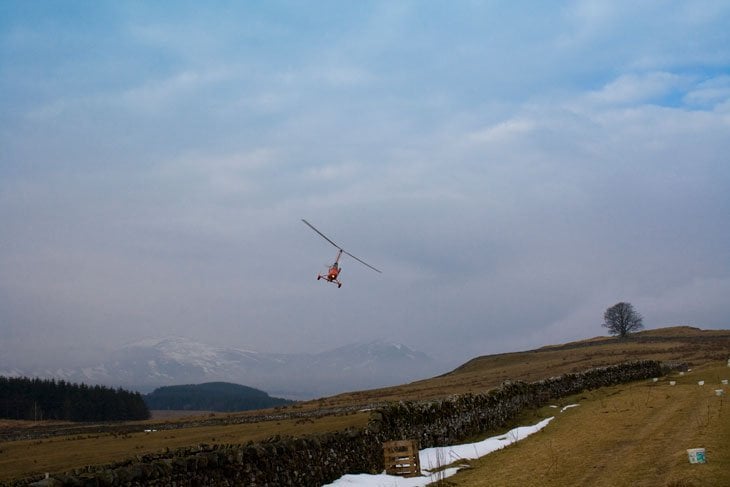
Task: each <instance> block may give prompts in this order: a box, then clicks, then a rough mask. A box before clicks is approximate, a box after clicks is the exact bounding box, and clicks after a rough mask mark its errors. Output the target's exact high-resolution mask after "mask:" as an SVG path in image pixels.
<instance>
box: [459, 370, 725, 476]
mask: <svg viewBox="0 0 730 487" xmlns="http://www.w3.org/2000/svg"><path fill="white" fill-rule="evenodd" d="M729 377H730V368H728V367H727V365H726V363H723V364H721V365H705V366H701V367H698V368H696V369H693V370H692V372H689V373H687V374H685V375H684V376H681V377H680V376H678V375H674V376H672V377H669V378H662V379H660V381H659V382H657V383H653V382H641V383H634V384H628V385H622V386H616V387H609V388H605V389H600V390H596V391H589V392H585V393H583V394H579V395H577V396H574V397H570V398H566V399H565V400H564V401H561V405H566V404H578V405H579V406H578V407H575V408H570V409H567V410H566V411H565V412H563V413H560V412H559V409H552V408H549V407H545V408H542V409H540V410H539V411H538V412H537V413H536V416H539V417H548V416H555V419H554V420H553V421H552V422H551V423H550V424H549V425H548V426H547V427H546V428H545V429H543V430H542V431H541V432H539V433H537V434H535V435H533V436H530V437H529V438H528V439H527V440H525V441H523V442H518V443H516V444H514V445H512V446H510V447H508V448H505V449H504V450H501V451H498V452H495V453H492V454H491V455H487V456H486V457H483V458H481V459H479V460H477V461H474V462H472V463H471V466H472V468H470V469H467V470H464V471H462V472H460V473H459V474H457V475H456V476H455V477H452V478H450V479H448V485H453V486H459V487H478V486H479V487H486V486H489V487H499V486H525V487H529V486H545V487H551V486H555V487H558V486H586V485H590V486H606V487H608V486H611V487H620V486H632V487H641V486H646V487H655V486H661V487H691V486H696V487H700V486H703V487H704V486H718V487H720V486H728V485H730V399H729V397H728V396H722V397H719V396H716V395H715V389H720V388H722V387H724V390H725V394H730V388H728V386H723V385H722V384H721V378H724V379H727V378H729ZM670 380H674V381H676V385H675V386H671V385H669V381H670ZM699 380H704V381H705V385H704V386H698V381H699ZM520 419H521V421H522V422H523V423H524V422H530V421H534V420H535V419H537V418H536V417H535V416H532V417H531V416H528V415H525V416H524V417H523V418H520ZM689 448H705V449H706V453H707V459H708V461H707V463H706V464H690V463H689V461H688V457H687V452H686V450H687V449H689Z"/></svg>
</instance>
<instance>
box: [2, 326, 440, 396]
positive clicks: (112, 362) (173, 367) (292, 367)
mask: <svg viewBox="0 0 730 487" xmlns="http://www.w3.org/2000/svg"><path fill="white" fill-rule="evenodd" d="M446 370H447V367H446V366H445V365H444V364H440V363H438V362H436V361H435V360H433V359H432V358H430V357H429V356H428V355H426V354H424V353H422V352H417V351H414V350H411V349H410V348H408V347H406V346H405V345H400V344H393V343H387V342H383V341H375V342H371V343H364V344H354V345H347V346H344V347H341V348H337V349H334V350H330V351H327V352H323V353H319V354H273V353H259V352H255V351H251V350H245V349H239V348H227V347H215V346H211V345H207V344H204V343H200V342H195V341H192V340H188V339H186V338H180V337H166V338H155V339H145V340H142V341H139V342H134V343H131V344H128V345H125V346H124V347H121V348H120V349H118V350H116V351H114V352H113V353H111V354H110V355H109V358H108V359H106V360H104V361H102V362H100V363H95V364H88V365H87V366H83V367H66V368H63V367H62V368H57V369H53V370H50V369H45V370H34V371H21V370H18V369H10V368H8V369H7V370H6V371H3V369H2V367H0V375H13V376H18V375H27V376H36V377H44V378H58V379H64V380H68V381H71V382H83V383H86V384H103V385H107V386H113V387H124V388H129V389H133V390H139V391H141V392H149V391H151V390H153V389H154V388H156V387H160V386H165V385H178V384H198V383H203V382H212V381H225V382H233V383H237V384H243V385H247V386H250V387H255V388H257V389H261V390H264V391H266V392H268V393H269V394H272V395H274V396H278V397H286V398H291V399H311V398H315V397H322V396H329V395H333V394H337V393H340V392H345V391H353V390H362V389H371V388H375V387H383V386H389V385H397V384H403V383H406V382H411V381H414V380H418V379H424V378H428V377H432V376H434V375H436V374H440V373H443V372H446Z"/></svg>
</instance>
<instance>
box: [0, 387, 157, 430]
mask: <svg viewBox="0 0 730 487" xmlns="http://www.w3.org/2000/svg"><path fill="white" fill-rule="evenodd" d="M149 417H150V411H149V409H148V408H147V405H146V404H145V403H144V400H143V399H142V396H141V395H140V394H139V393H138V392H129V391H125V390H123V389H121V388H120V389H111V388H109V387H104V386H88V385H86V384H72V383H70V382H66V381H63V380H59V381H55V380H47V379H30V378H27V377H22V378H12V377H11V378H8V377H0V418H6V419H28V420H42V419H55V420H64V421H120V420H140V419H149Z"/></svg>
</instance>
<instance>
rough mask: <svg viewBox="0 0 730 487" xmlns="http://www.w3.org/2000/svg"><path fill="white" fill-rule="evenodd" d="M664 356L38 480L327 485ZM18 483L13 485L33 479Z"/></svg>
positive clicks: (650, 373) (656, 366) (612, 380)
mask: <svg viewBox="0 0 730 487" xmlns="http://www.w3.org/2000/svg"><path fill="white" fill-rule="evenodd" d="M665 372H666V370H664V369H663V368H662V366H661V365H660V363H659V362H654V361H641V362H631V363H626V364H621V365H615V366H610V367H601V368H597V369H591V370H588V371H585V372H581V373H575V374H566V375H563V376H560V377H554V378H550V379H546V380H542V381H538V382H533V383H525V382H511V381H509V382H505V383H504V384H502V385H501V386H500V387H498V388H496V389H493V390H491V391H489V392H486V393H484V394H465V395H460V396H455V397H452V398H449V399H444V400H440V401H430V402H400V403H393V404H389V405H387V406H384V407H381V408H380V409H378V410H377V411H375V412H374V413H373V414H372V417H371V420H370V422H369V424H368V426H367V427H366V428H364V429H361V430H355V429H351V430H347V431H344V432H338V433H328V434H322V435H312V436H308V437H303V438H278V437H276V438H271V439H269V440H267V441H264V442H260V443H255V444H254V443H248V444H245V445H200V446H198V447H196V448H183V449H179V450H175V451H173V452H167V453H159V454H154V455H145V456H142V457H138V458H137V459H136V460H134V461H128V462H124V463H118V464H115V465H107V466H103V467H89V468H87V469H84V470H76V471H74V472H71V473H69V474H68V475H56V476H54V477H52V478H49V479H43V480H40V481H37V482H35V483H33V484H32V485H36V486H87V485H88V486H143V485H145V486H233V485H248V486H263V487H274V486H302V487H306V486H321V485H323V484H326V483H329V482H332V481H334V480H335V479H337V478H339V477H341V476H342V475H344V474H345V473H377V472H381V471H382V470H383V468H384V467H383V451H382V444H383V442H384V441H388V440H401V439H418V440H419V442H420V446H421V448H425V447H431V446H445V445H449V444H456V443H458V442H460V441H463V440H464V439H466V438H472V437H474V436H477V435H483V434H485V433H488V432H493V431H494V430H496V429H498V428H502V427H504V426H505V425H507V424H508V423H509V421H511V420H513V419H514V418H515V417H516V416H517V414H519V413H520V411H522V410H523V409H525V408H536V407H540V406H543V405H544V404H546V402H547V401H550V400H552V399H557V398H560V397H564V396H567V395H571V394H575V393H578V392H581V391H584V390H588V389H595V388H599V387H604V386H609V385H615V384H620V383H625V382H631V381H635V380H641V379H647V378H650V377H657V376H659V375H663V373H665ZM28 483H29V482H27V481H26V482H14V483H11V484H7V485H12V486H17V485H28Z"/></svg>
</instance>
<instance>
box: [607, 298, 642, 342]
mask: <svg viewBox="0 0 730 487" xmlns="http://www.w3.org/2000/svg"><path fill="white" fill-rule="evenodd" d="M643 319H644V318H643V317H642V316H641V315H640V314H639V313H638V312H636V311H635V310H634V307H633V306H632V305H631V303H623V302H621V303H616V304H614V305H613V306H611V307H610V308H608V309H607V310H606V312H605V313H603V326H605V327H606V328H608V331H610V332H611V335H618V336H619V337H620V338H624V337H626V336H627V335H628V334H629V333H631V332H633V331H637V330H641V329H642V328H644V324H643V323H642V321H643Z"/></svg>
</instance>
